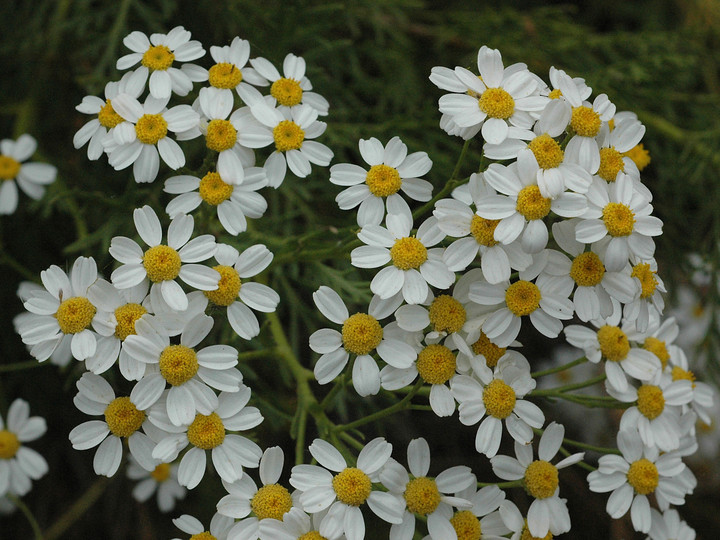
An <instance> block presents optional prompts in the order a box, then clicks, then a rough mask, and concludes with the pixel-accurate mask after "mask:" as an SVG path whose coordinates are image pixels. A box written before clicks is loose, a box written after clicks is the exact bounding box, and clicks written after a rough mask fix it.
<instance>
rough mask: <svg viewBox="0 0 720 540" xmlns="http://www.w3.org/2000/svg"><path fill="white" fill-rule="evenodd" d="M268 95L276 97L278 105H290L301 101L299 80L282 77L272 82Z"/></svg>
mask: <svg viewBox="0 0 720 540" xmlns="http://www.w3.org/2000/svg"><path fill="white" fill-rule="evenodd" d="M270 95H271V96H272V97H274V98H275V99H277V102H278V103H279V104H280V105H285V106H286V107H292V106H293V105H297V104H298V103H300V102H301V101H302V96H303V91H302V88H300V83H299V82H297V81H296V80H294V79H286V78H284V77H283V78H282V79H278V80H277V81H275V82H274V83H272V86H271V87H270Z"/></svg>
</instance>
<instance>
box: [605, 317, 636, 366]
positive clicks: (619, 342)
mask: <svg viewBox="0 0 720 540" xmlns="http://www.w3.org/2000/svg"><path fill="white" fill-rule="evenodd" d="M597 338H598V343H599V344H600V352H601V353H602V355H603V357H604V358H605V359H606V360H609V361H611V362H620V361H622V360H625V358H627V355H628V353H629V352H630V341H629V340H628V338H627V336H626V335H625V332H623V331H622V330H620V329H619V328H618V327H617V326H609V325H607V324H606V325H605V326H603V327H601V328H600V329H598V331H597Z"/></svg>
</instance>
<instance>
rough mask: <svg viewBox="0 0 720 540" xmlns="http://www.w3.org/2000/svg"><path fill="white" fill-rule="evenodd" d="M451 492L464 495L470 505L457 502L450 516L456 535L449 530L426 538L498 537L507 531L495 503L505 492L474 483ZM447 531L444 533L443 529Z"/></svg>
mask: <svg viewBox="0 0 720 540" xmlns="http://www.w3.org/2000/svg"><path fill="white" fill-rule="evenodd" d="M455 496H456V497H459V498H462V499H466V500H468V501H469V502H470V504H471V505H472V506H471V507H470V508H468V509H465V508H463V507H461V506H459V507H457V508H458V510H457V511H456V512H455V513H454V514H452V517H450V525H452V528H453V531H454V532H455V535H456V536H452V535H451V534H450V531H449V530H448V531H441V533H443V534H441V535H438V534H437V533H435V534H433V533H431V534H430V536H429V537H427V540H444V539H445V538H449V539H450V540H455V538H456V537H457V540H466V539H467V538H478V539H479V540H500V539H504V538H505V535H506V534H507V533H509V532H510V530H509V529H508V527H507V526H506V525H505V523H504V522H503V520H502V518H501V517H500V512H499V511H498V507H499V506H500V504H502V502H503V501H504V500H505V492H504V491H502V490H500V488H498V487H497V486H485V487H483V488H481V489H477V487H476V486H475V485H474V483H473V485H471V486H468V487H467V488H465V489H463V490H461V491H457V492H455ZM446 532H447V535H445V533H446Z"/></svg>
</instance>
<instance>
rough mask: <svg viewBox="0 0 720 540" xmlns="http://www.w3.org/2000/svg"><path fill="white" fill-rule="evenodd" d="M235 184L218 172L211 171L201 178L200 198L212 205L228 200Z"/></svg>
mask: <svg viewBox="0 0 720 540" xmlns="http://www.w3.org/2000/svg"><path fill="white" fill-rule="evenodd" d="M234 189H235V188H234V186H233V185H232V184H228V183H226V182H225V181H224V180H223V179H222V178H221V177H220V175H219V174H218V173H216V172H212V171H211V172H209V173H207V174H206V175H205V176H203V177H202V180H200V188H199V190H198V191H199V193H200V198H202V200H203V201H205V202H206V203H208V204H211V205H212V206H217V205H218V204H220V203H221V202H224V201H227V200H228V199H229V198H230V196H231V195H232V194H233V190H234Z"/></svg>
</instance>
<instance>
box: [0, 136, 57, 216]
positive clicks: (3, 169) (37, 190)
mask: <svg viewBox="0 0 720 540" xmlns="http://www.w3.org/2000/svg"><path fill="white" fill-rule="evenodd" d="M36 148H37V142H36V141H35V139H34V138H33V137H32V136H30V135H28V134H25V135H20V137H18V139H17V140H16V141H13V140H12V139H3V140H1V141H0V215H3V214H6V215H7V214H12V213H13V212H15V209H16V208H17V204H18V190H17V188H18V187H20V189H21V190H22V191H23V192H24V193H25V194H26V195H27V196H28V197H30V198H31V199H36V200H37V199H39V198H40V197H42V196H43V194H44V193H45V186H46V185H48V184H52V183H53V182H54V181H55V178H56V176H57V168H55V167H54V166H53V165H50V164H48V163H35V162H29V163H23V162H25V161H27V160H28V159H30V157H31V156H32V155H33V154H34V153H35V149H36Z"/></svg>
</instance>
